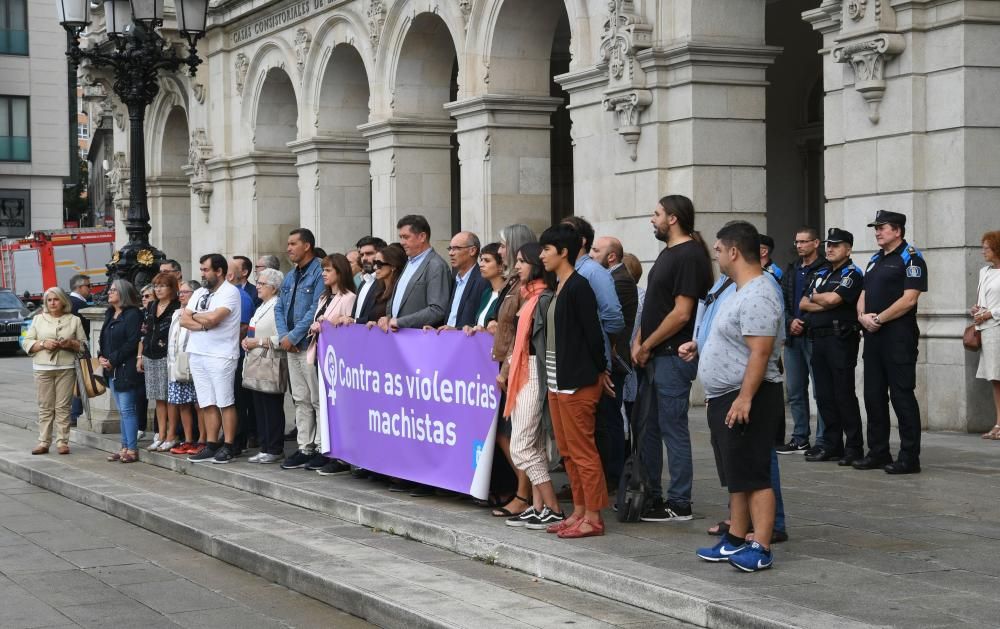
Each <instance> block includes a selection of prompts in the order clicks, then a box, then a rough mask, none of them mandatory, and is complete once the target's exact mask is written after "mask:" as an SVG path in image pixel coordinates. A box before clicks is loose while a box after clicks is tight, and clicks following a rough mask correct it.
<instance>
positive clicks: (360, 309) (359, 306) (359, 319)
mask: <svg viewBox="0 0 1000 629" xmlns="http://www.w3.org/2000/svg"><path fill="white" fill-rule="evenodd" d="M372 281H373V282H375V284H374V285H373V286H372V287H371V288H370V289H368V294H367V295H365V300H364V302H361V301H356V302H354V312H353V313H352V314H351V317H352V318H353V319H354V321H355V322H356V323H368V322H369V321H377V320H378V319H373V318H372V312H373V308H374V307H375V300H376V299H377V298H378V296H379V295H381V294H382V291H383V290H385V285H384V284H383V283H382V282H380V281H378V280H372ZM362 286H364V284H362ZM360 294H361V288H358V295H360Z"/></svg>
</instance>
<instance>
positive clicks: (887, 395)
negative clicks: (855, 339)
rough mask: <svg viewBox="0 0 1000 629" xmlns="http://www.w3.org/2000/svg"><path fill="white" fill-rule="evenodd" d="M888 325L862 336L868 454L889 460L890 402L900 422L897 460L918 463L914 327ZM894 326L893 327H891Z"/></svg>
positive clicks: (901, 322)
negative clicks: (863, 344) (863, 338)
mask: <svg viewBox="0 0 1000 629" xmlns="http://www.w3.org/2000/svg"><path fill="white" fill-rule="evenodd" d="M895 323H896V322H891V323H890V324H888V325H887V326H886V327H883V328H882V329H881V330H879V331H878V332H876V333H875V334H866V335H865V410H866V411H867V412H868V452H869V454H870V455H871V456H873V457H877V458H888V457H889V456H890V451H889V403H890V401H891V402H892V409H893V410H894V411H895V412H896V419H897V420H898V423H899V442H900V443H899V460H901V461H904V462H908V463H919V462H920V407H919V406H917V397H916V395H914V393H913V391H914V390H915V389H916V388H917V341H918V338H919V331H918V330H917V327H916V325H913V324H909V323H908V322H905V321H900V322H899V323H898V324H895ZM894 324H895V325H894Z"/></svg>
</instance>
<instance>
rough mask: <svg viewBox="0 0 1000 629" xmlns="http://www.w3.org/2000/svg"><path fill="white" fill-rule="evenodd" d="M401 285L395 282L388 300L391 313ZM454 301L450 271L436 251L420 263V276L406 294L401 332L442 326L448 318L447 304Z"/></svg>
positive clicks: (399, 320) (398, 319)
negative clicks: (407, 329)
mask: <svg viewBox="0 0 1000 629" xmlns="http://www.w3.org/2000/svg"><path fill="white" fill-rule="evenodd" d="M399 288H400V283H399V282H396V286H395V287H394V288H393V294H392V296H391V297H389V304H390V305H389V308H388V310H389V313H390V316H391V313H392V303H393V300H394V299H395V298H396V291H398V290H399ZM450 298H451V267H450V266H449V265H448V263H447V262H445V261H444V259H443V258H442V257H441V256H439V255H438V254H437V252H436V251H434V250H433V249H431V250H430V252H429V253H428V254H427V257H426V258H424V261H423V262H421V263H420V267H419V268H418V269H417V272H416V273H414V274H413V277H412V278H410V281H409V283H408V284H407V285H406V289H405V291H404V292H403V301H402V302H401V303H400V305H399V314H398V316H397V317H396V323H398V324H399V327H401V328H422V327H424V326H425V325H432V326H435V327H437V326H439V325H443V324H444V322H445V319H447V318H448V302H449V300H450Z"/></svg>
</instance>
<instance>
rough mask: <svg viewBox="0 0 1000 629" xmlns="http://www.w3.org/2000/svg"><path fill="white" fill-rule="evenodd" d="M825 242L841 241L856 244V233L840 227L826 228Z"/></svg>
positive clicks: (835, 242)
mask: <svg viewBox="0 0 1000 629" xmlns="http://www.w3.org/2000/svg"><path fill="white" fill-rule="evenodd" d="M823 242H830V243H834V244H837V243H841V242H846V243H847V244H849V245H851V246H852V247H853V246H854V234H852V233H851V232H849V231H847V230H846V229H840V228H839V227H831V228H830V229H828V230H826V240H824V241H823Z"/></svg>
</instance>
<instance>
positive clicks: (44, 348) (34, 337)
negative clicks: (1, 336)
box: [21, 287, 87, 454]
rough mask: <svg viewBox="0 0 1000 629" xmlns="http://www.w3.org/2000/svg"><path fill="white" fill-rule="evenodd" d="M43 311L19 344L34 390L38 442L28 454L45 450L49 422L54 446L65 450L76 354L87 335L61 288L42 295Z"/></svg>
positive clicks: (43, 452)
mask: <svg viewBox="0 0 1000 629" xmlns="http://www.w3.org/2000/svg"><path fill="white" fill-rule="evenodd" d="M42 305H43V306H42V307H43V308H44V310H43V312H42V313H41V314H39V315H37V316H36V317H35V318H34V319H32V320H31V327H30V328H28V331H27V332H26V333H25V335H24V340H23V341H22V342H21V347H22V349H24V353H26V354H27V355H28V356H31V359H32V370H33V371H34V374H35V386H36V388H37V391H38V445H37V446H35V448H34V449H33V450H32V451H31V453H32V454H48V452H49V445H50V444H51V443H52V425H53V424H55V430H56V449H57V451H58V452H59V454H69V411H70V405H71V404H72V403H73V384H74V383H75V382H76V356H77V354H79V353H80V352H81V351H83V348H84V346H85V345H86V342H87V337H86V335H85V334H84V333H83V325H82V324H81V323H80V318H79V317H77V316H76V315H74V314H73V305H72V303H71V302H70V300H69V296H68V295H67V294H66V292H65V291H63V289H61V288H58V287H53V288H50V289H48V290H47V291H45V295H44V296H43V297H42Z"/></svg>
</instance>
